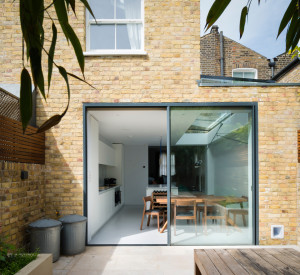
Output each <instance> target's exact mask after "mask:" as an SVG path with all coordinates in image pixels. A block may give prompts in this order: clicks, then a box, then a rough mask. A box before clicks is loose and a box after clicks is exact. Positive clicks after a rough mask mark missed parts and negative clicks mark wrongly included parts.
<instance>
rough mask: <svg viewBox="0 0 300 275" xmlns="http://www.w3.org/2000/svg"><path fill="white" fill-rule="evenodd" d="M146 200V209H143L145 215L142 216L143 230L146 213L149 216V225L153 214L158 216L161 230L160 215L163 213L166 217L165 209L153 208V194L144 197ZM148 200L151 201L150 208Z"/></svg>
mask: <svg viewBox="0 0 300 275" xmlns="http://www.w3.org/2000/svg"><path fill="white" fill-rule="evenodd" d="M143 200H144V210H143V217H142V223H141V228H140V229H141V230H143V223H144V218H145V215H146V216H148V221H147V226H149V225H150V218H151V216H152V217H153V216H156V218H157V229H158V231H159V216H160V215H163V218H164V214H163V211H162V210H160V209H153V201H152V197H151V196H147V197H144V198H143ZM147 202H150V207H149V209H147Z"/></svg>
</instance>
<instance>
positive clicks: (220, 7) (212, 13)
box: [205, 0, 231, 30]
mask: <svg viewBox="0 0 300 275" xmlns="http://www.w3.org/2000/svg"><path fill="white" fill-rule="evenodd" d="M230 1H231V0H215V2H214V3H213V5H212V6H211V8H210V10H209V12H208V15H207V17H206V25H205V28H206V30H208V29H209V28H210V27H211V26H212V25H213V24H214V23H215V22H216V21H217V20H218V18H219V17H220V16H221V14H222V13H223V12H224V10H225V9H226V8H227V6H228V5H229V3H230Z"/></svg>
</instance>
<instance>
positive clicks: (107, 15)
mask: <svg viewBox="0 0 300 275" xmlns="http://www.w3.org/2000/svg"><path fill="white" fill-rule="evenodd" d="M114 3H115V0H100V1H99V0H90V1H89V4H90V6H91V9H92V11H93V13H94V15H95V17H96V18H97V19H114V18H115V16H114ZM89 18H90V19H93V16H92V15H91V14H90V13H89Z"/></svg>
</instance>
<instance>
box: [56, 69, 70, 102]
mask: <svg viewBox="0 0 300 275" xmlns="http://www.w3.org/2000/svg"><path fill="white" fill-rule="evenodd" d="M58 70H59V73H60V74H61V76H62V77H63V78H64V80H65V81H66V84H67V90H68V99H69V100H70V86H69V80H68V74H67V71H66V69H65V68H64V67H61V66H58Z"/></svg>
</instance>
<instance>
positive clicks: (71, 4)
mask: <svg viewBox="0 0 300 275" xmlns="http://www.w3.org/2000/svg"><path fill="white" fill-rule="evenodd" d="M66 3H67V7H68V6H69V5H70V6H71V8H72V10H73V12H74V14H75V15H76V12H75V0H66Z"/></svg>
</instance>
